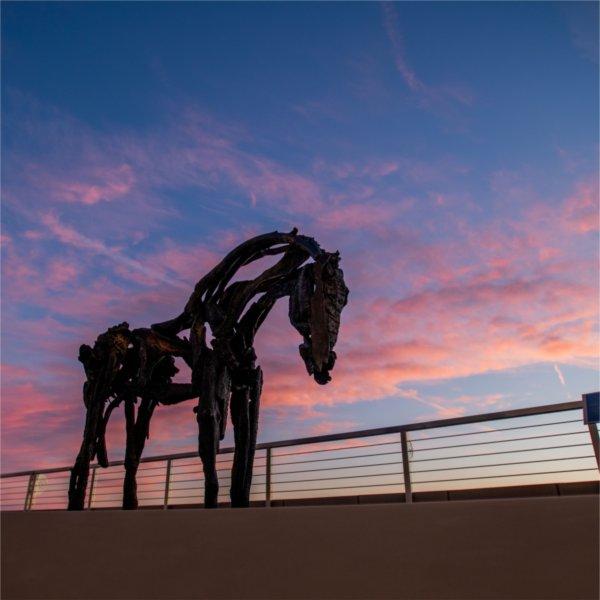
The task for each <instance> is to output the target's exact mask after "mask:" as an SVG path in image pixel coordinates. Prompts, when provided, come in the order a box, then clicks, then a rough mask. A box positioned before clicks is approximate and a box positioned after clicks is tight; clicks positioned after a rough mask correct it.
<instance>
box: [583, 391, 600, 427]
mask: <svg viewBox="0 0 600 600" xmlns="http://www.w3.org/2000/svg"><path fill="white" fill-rule="evenodd" d="M581 399H582V400H583V422H584V423H585V424H586V425H589V424H590V423H598V422H600V392H592V393H591V394H583V395H582V396H581Z"/></svg>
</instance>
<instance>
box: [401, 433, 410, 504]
mask: <svg viewBox="0 0 600 600" xmlns="http://www.w3.org/2000/svg"><path fill="white" fill-rule="evenodd" d="M400 443H401V445H402V472H403V474H404V498H405V501H406V502H412V484H411V482H410V461H409V460H408V435H407V433H406V431H401V432H400Z"/></svg>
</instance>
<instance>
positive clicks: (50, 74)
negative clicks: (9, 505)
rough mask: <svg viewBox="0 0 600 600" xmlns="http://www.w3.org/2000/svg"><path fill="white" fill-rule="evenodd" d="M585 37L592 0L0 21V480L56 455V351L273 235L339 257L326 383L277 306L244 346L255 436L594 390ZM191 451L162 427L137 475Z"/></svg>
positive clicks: (67, 366) (59, 411)
mask: <svg viewBox="0 0 600 600" xmlns="http://www.w3.org/2000/svg"><path fill="white" fill-rule="evenodd" d="M597 24H598V5H597V4H596V3H592V2H568V3H560V2H552V3H551V2H535V3H534V2H529V3H507V2H504V3H487V2H485V3H484V2H472V3H467V2H464V3H459V2H440V3H436V2H431V3H424V2H423V3H417V2H415V3H408V2H404V3H391V4H385V3H384V4H380V3H358V2H357V3H172V2H163V3H159V2H155V3H124V2H119V3H13V2H6V3H4V4H3V11H2V84H3V85H2V113H3V125H4V127H3V131H2V136H3V138H2V150H3V164H2V169H3V170H2V188H3V210H2V225H3V228H2V236H3V255H2V260H3V286H2V287H3V289H2V294H3V306H4V310H3V331H4V335H3V369H4V373H3V382H2V383H3V387H4V389H3V405H2V411H3V429H4V431H3V433H4V448H3V453H4V462H3V469H4V470H11V469H12V468H27V467H31V466H41V464H42V463H43V464H50V465H56V464H66V463H69V462H70V461H71V460H72V455H73V454H74V452H75V449H76V447H77V444H78V441H77V440H78V439H79V436H80V430H81V426H82V419H83V406H82V402H81V398H80V386H81V382H82V378H83V374H82V372H81V371H80V369H79V365H78V363H77V361H76V360H75V359H76V355H77V348H78V346H79V344H80V343H82V342H88V343H89V342H91V341H93V339H94V338H95V337H96V335H97V334H98V333H100V332H101V331H103V330H105V329H106V328H107V327H108V326H110V325H112V324H114V323H117V322H120V321H122V320H124V319H126V320H129V321H130V323H132V324H133V325H134V326H147V325H148V324H149V323H152V322H155V321H160V320H164V319H166V318H169V317H171V316H173V315H175V314H177V313H178V312H179V310H180V309H181V307H182V306H183V304H184V303H185V301H186V299H187V296H188V294H189V292H190V291H191V289H192V287H193V284H194V282H195V281H196V280H197V279H199V278H200V277H201V276H202V274H203V273H204V272H205V271H206V270H207V269H208V268H210V267H211V266H212V265H213V264H214V263H215V262H216V261H217V260H218V259H219V257H220V256H222V254H223V253H225V252H226V251H227V250H228V249H230V248H231V247H232V246H233V245H235V244H236V243H239V242H240V241H241V240H242V239H244V238H246V237H248V236H249V235H253V234H256V233H259V232H263V231H270V230H273V229H279V230H289V229H291V227H293V226H298V227H299V228H300V229H301V231H302V232H303V233H306V234H308V235H313V236H315V237H317V239H318V240H319V241H320V243H321V244H322V245H323V246H324V247H325V248H327V249H331V250H335V249H339V250H340V252H341V254H342V257H343V268H344V270H345V274H346V279H347V280H348V283H349V287H350V289H351V297H350V304H349V306H348V308H347V310H346V311H345V312H344V319H345V320H344V322H343V324H342V334H341V336H340V343H339V352H338V354H339V356H340V360H339V364H338V365H337V366H336V371H335V372H334V379H333V381H332V383H331V384H330V385H329V386H327V387H326V388H318V389H317V387H316V386H315V385H314V382H312V381H311V380H309V379H308V378H307V377H306V376H305V373H304V372H303V367H302V364H301V363H300V361H299V359H298V358H297V351H296V347H297V344H298V343H299V340H297V339H296V337H295V336H296V334H295V332H294V331H293V330H292V329H291V327H290V326H289V324H288V323H287V321H286V316H285V312H286V307H285V306H283V305H282V306H278V307H277V309H276V310H275V312H274V314H273V315H272V316H271V318H270V320H269V321H268V323H266V324H265V327H264V331H263V332H261V335H260V336H259V339H258V350H259V357H260V361H261V363H262V365H263V368H264V370H265V374H266V381H267V384H266V387H265V395H264V410H263V420H262V424H261V437H262V439H265V440H266V439H276V438H285V437H288V436H292V435H293V436H298V435H303V434H312V433H315V432H329V431H340V430H346V429H354V428H361V427H368V426H379V425H385V424H392V423H399V422H402V421H410V420H414V419H426V418H437V417H440V416H442V417H443V416H455V415H459V414H466V413H473V412H481V411H484V410H485V411H489V410H495V409H504V408H508V407H512V406H523V405H530V404H540V403H546V402H555V401H562V400H566V399H569V398H573V399H574V398H577V397H579V395H580V394H581V393H583V392H587V391H592V390H595V389H597V388H598V386H599V384H598V376H597V369H596V367H597V364H598V348H597V333H598V329H597V317H598V315H597V306H596V298H597V293H598V276H597V257H598V238H597V225H598V218H597V209H598V170H597V163H598V125H599V124H598V62H597V59H598V49H597V40H598V25H597ZM184 375H185V374H182V377H184ZM24 399H27V408H24ZM33 417H35V418H43V419H44V420H45V422H46V423H47V427H46V429H45V431H44V433H40V432H39V431H32V430H31V419H32V418H33ZM115 427H116V429H115V432H114V434H113V441H112V447H113V448H115V451H116V452H118V451H119V448H120V445H122V437H123V436H122V435H121V432H120V431H119V429H118V427H119V426H118V425H116V426H115ZM195 435H196V434H195V422H194V420H193V416H192V414H191V406H187V405H186V406H183V407H178V408H174V409H168V410H167V409H163V410H162V411H160V414H159V415H157V418H156V425H155V430H154V432H153V437H152V439H151V447H149V449H148V452H153V451H156V452H159V451H160V452H163V451H168V450H169V449H174V448H177V449H181V448H185V449H191V448H193V446H194V443H195V442H194V439H195Z"/></svg>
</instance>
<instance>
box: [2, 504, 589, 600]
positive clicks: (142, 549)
mask: <svg viewBox="0 0 600 600" xmlns="http://www.w3.org/2000/svg"><path fill="white" fill-rule="evenodd" d="M598 508H599V506H598V497H597V496H569V497H566V496H565V497H547V498H520V499H506V500H473V501H456V502H424V503H419V504H412V505H411V504H372V505H353V506H314V507H285V508H269V509H265V508H257V509H245V510H244V509H238V510H231V509H223V510H212V511H205V510H175V511H159V510H157V511H138V512H122V511H97V512H96V511H92V512H81V513H66V512H30V513H18V512H15V513H3V514H2V598H3V599H4V600H12V599H17V598H36V599H58V598H60V599H61V600H67V599H71V598H77V599H79V600H84V599H92V598H94V599H105V600H106V599H112V598H120V599H125V598H127V599H130V598H139V599H148V600H149V599H159V598H160V599H175V598H177V599H188V598H210V599H215V600H216V599H221V598H261V599H266V598H278V599H284V598H285V599H288V598H290V599H291V598H319V599H324V598H364V599H369V600H371V599H376V598H398V599H401V598H414V599H417V598H431V599H433V598H446V599H450V598H454V599H468V598H477V599H483V598H494V599H496V600H498V599H503V598H522V599H525V598H526V599H535V598H540V599H545V600H548V599H551V598H574V599H575V598H576V599H578V600H583V599H587V598H590V599H595V598H598V576H599V572H598V558H599V557H598V526H599V516H598V515H599V513H598Z"/></svg>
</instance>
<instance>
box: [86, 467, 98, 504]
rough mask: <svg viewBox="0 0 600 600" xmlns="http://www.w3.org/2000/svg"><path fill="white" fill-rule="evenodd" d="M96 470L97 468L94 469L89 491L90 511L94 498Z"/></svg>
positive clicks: (88, 502)
mask: <svg viewBox="0 0 600 600" xmlns="http://www.w3.org/2000/svg"><path fill="white" fill-rule="evenodd" d="M96 468H97V467H92V478H91V480H90V487H89V490H88V501H87V508H88V510H90V508H92V497H93V496H94V482H95V481H96Z"/></svg>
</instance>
